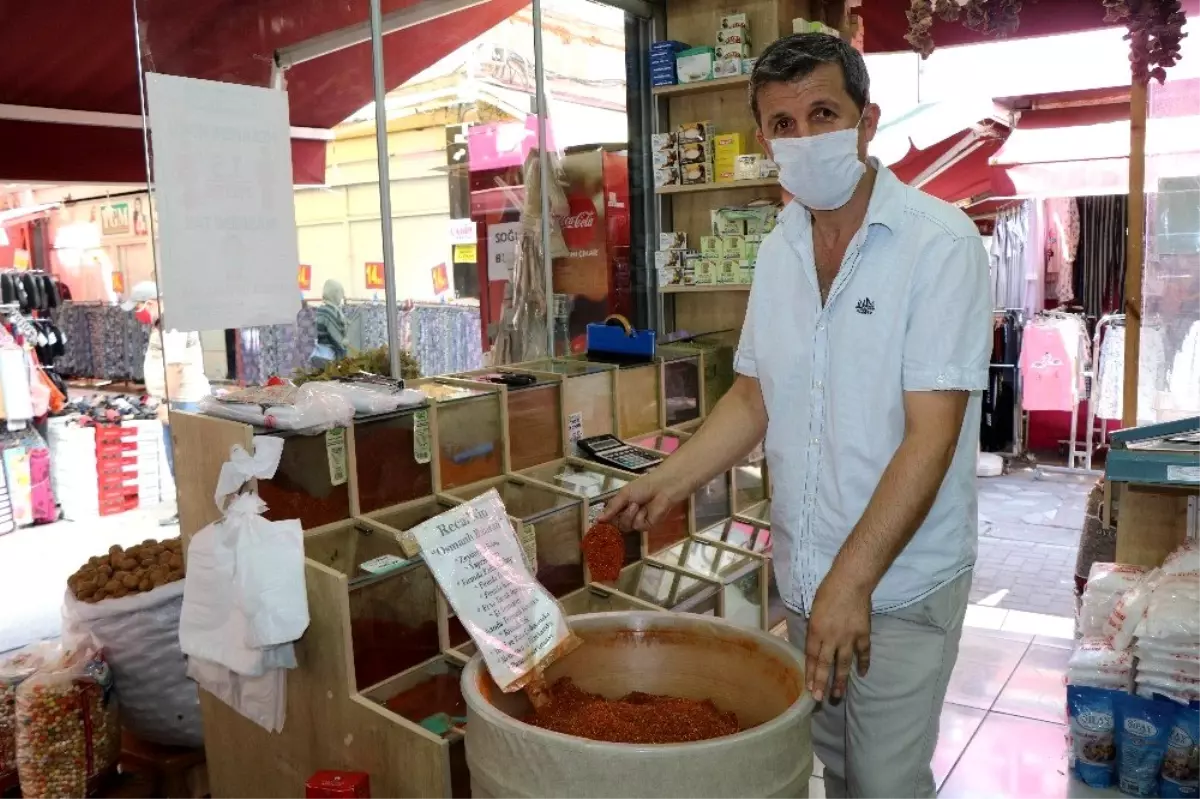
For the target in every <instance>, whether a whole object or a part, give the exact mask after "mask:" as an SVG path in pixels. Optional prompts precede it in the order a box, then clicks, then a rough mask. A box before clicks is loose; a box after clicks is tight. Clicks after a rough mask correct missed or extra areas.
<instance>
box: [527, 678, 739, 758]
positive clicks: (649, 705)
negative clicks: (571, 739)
mask: <svg viewBox="0 0 1200 799" xmlns="http://www.w3.org/2000/svg"><path fill="white" fill-rule="evenodd" d="M525 723H527V724H532V725H533V726H535V727H542V728H543V729H547V730H553V731H554V732H561V733H564V734H566V735H574V736H577V737H579V738H587V739H590V740H593V741H607V742H609V743H626V744H672V743H684V742H686V741H707V740H709V739H710V738H720V737H722V736H724V735H733V734H734V733H736V732H739V731H740V730H741V727H740V726H739V725H738V720H737V716H736V715H735V714H733V713H722V712H721V711H720V710H718V709H717V706H716V705H714V704H713V703H712V700H710V699H705V700H698V699H681V698H679V697H674V696H659V695H656V694H645V693H642V692H640V691H634V692H633V693H630V694H627V695H626V696H624V697H622V698H620V699H605V698H604V697H602V696H600V695H599V694H589V693H588V692H586V691H583V690H581V689H580V688H579V687H578V686H576V685H575V683H573V682H572V681H571V678H570V677H562V678H560V679H558V680H557V681H556V682H555V683H554V685H552V686H551V687H550V702H549V704H547V705H546V706H544V707H542V708H540V709H538V710H535V711H534V712H533V713H531V714H529V715H528V716H526V718H525Z"/></svg>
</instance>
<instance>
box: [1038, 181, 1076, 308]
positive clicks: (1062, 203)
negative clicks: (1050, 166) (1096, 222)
mask: <svg viewBox="0 0 1200 799" xmlns="http://www.w3.org/2000/svg"><path fill="white" fill-rule="evenodd" d="M1045 207H1046V283H1047V291H1046V294H1047V296H1048V297H1049V296H1053V297H1054V298H1056V299H1057V300H1058V301H1059V302H1060V303H1065V302H1067V301H1069V300H1070V299H1071V298H1072V297H1074V296H1075V286H1074V282H1073V276H1072V268H1073V265H1074V263H1075V254H1076V252H1077V251H1078V249H1079V205H1078V204H1077V203H1076V202H1075V198H1074V197H1053V198H1051V199H1048V200H1046V201H1045ZM1051 283H1053V291H1051V290H1050V289H1051V286H1050V284H1051Z"/></svg>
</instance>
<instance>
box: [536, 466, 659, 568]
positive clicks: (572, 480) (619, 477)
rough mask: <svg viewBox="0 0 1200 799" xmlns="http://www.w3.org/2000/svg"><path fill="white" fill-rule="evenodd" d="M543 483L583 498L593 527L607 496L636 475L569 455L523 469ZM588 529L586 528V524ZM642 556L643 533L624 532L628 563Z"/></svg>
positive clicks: (589, 524) (588, 523) (614, 492)
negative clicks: (569, 456)
mask: <svg viewBox="0 0 1200 799" xmlns="http://www.w3.org/2000/svg"><path fill="white" fill-rule="evenodd" d="M521 476H522V477H527V478H528V479H529V480H531V481H532V482H535V483H539V484H541V485H543V486H547V487H553V488H557V489H559V490H561V491H569V492H570V493H572V494H575V495H577V496H578V497H579V498H580V499H582V500H583V502H584V504H585V506H586V509H585V512H584V518H585V519H586V520H587V526H588V527H590V526H591V525H592V524H594V523H595V522H596V520H597V519H598V518H600V514H601V513H603V512H604V508H605V505H606V503H607V502H608V500H610V499H612V497H613V495H614V494H616V493H617V492H618V491H620V490H621V489H622V488H624V487H625V486H626V485H628V484H629V483H630V482H632V481H633V479H634V475H632V474H629V473H628V472H621V471H618V470H616V469H609V468H607V467H604V466H601V465H599V464H596V463H591V462H589V461H585V460H580V459H578V458H566V459H563V460H558V461H555V462H553V463H546V464H543V465H541V466H535V467H534V468H532V469H526V470H525V471H524V472H522V473H521ZM585 529H586V528H585ZM641 556H642V536H641V534H640V533H637V532H632V533H628V534H626V535H625V565H629V564H630V563H634V562H636V561H637V560H638V559H639V558H641Z"/></svg>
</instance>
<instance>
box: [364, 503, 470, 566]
mask: <svg viewBox="0 0 1200 799" xmlns="http://www.w3.org/2000/svg"><path fill="white" fill-rule="evenodd" d="M452 507H454V505H453V503H451V502H447V501H445V500H440V499H438V498H437V497H432V496H430V497H422V498H421V499H415V500H413V501H412V502H404V503H402V504H399V505H393V506H392V507H390V508H380V509H379V510H377V511H373V512H371V513H368V514H365V515H363V516H360V517H358V521H360V522H361V523H362V524H364V525H366V526H367V527H369V528H371V529H373V530H375V531H376V532H377V533H379V534H380V535H382V536H387V537H391V538H394V539H396V540H397V541H399V542H400V547H401V549H402V550H403V551H404V555H405V557H409V558H415V557H419V556H420V554H421V547H420V545H418V544H417V540H416V539H415V538H413V536H412V532H411V531H412V528H414V527H416V526H417V525H419V524H421V523H422V522H426V521H429V520H430V519H432V518H433V517H434V516H437V515H438V514H440V513H445V512H446V511H447V510H449V509H450V508H452Z"/></svg>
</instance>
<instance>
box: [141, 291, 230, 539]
mask: <svg viewBox="0 0 1200 799" xmlns="http://www.w3.org/2000/svg"><path fill="white" fill-rule="evenodd" d="M130 300H131V301H132V302H133V304H134V316H135V317H136V318H137V319H138V321H139V322H141V323H142V324H146V325H150V326H151V329H150V344H149V346H147V347H146V359H145V363H144V367H145V368H144V369H143V371H144V372H145V380H146V393H147V394H149V395H150V396H151V397H154V398H155V399H157V400H158V401H159V406H158V419H159V421H160V422H162V426H163V448H164V449H165V450H166V454H167V468H168V469H170V470H171V478H172V479H174V477H175V446H174V442H172V441H171V420H170V410H177V411H196V410H199V407H200V405H199V403H200V400H202V399H204V398H205V397H207V396H208V395H209V394H210V393H211V392H212V388H211V387H210V386H209V384H208V378H207V377H206V376H205V374H204V348H203V347H202V346H201V344H200V334H199V333H181V332H179V331H177V330H168V331H163V329H162V309H161V307H160V306H159V302H158V288H157V287H156V286H155V284H154V283H153V282H152V281H144V282H141V283H138V284H137V285H136V286H134V287H133V291H132V292H130ZM178 523H179V515H178V514H177V513H176V514H175V515H173V516H171V517H169V518H165V519H161V520H160V521H159V524H161V525H163V526H164V527H166V526H169V525H172V524H178Z"/></svg>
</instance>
